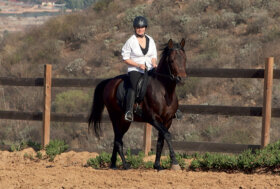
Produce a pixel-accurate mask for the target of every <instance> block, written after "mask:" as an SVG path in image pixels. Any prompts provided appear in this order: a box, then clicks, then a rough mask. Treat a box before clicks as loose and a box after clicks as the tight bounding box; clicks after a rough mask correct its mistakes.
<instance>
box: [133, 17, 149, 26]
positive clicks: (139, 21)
mask: <svg viewBox="0 0 280 189" xmlns="http://www.w3.org/2000/svg"><path fill="white" fill-rule="evenodd" d="M133 27H134V28H143V27H148V21H147V19H146V18H145V17H143V16H137V17H136V18H134V21H133Z"/></svg>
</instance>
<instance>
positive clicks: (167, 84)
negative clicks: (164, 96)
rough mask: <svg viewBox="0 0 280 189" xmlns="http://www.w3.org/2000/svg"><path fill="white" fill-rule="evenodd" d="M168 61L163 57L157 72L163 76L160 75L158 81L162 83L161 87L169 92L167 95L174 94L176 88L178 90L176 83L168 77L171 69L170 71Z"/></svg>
mask: <svg viewBox="0 0 280 189" xmlns="http://www.w3.org/2000/svg"><path fill="white" fill-rule="evenodd" d="M165 61H166V59H165V58H164V57H163V58H162V59H161V60H160V62H159V65H158V67H157V70H156V72H157V73H159V74H162V75H165V76H162V75H158V76H157V80H158V81H159V82H160V83H161V85H162V86H163V87H164V88H165V90H166V91H167V93H170V94H172V93H174V92H175V88H176V82H174V81H172V80H171V79H170V78H169V77H168V75H169V74H170V73H169V69H168V66H167V65H168V63H167V62H165Z"/></svg>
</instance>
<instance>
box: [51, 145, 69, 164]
mask: <svg viewBox="0 0 280 189" xmlns="http://www.w3.org/2000/svg"><path fill="white" fill-rule="evenodd" d="M67 149H68V145H67V144H65V142H64V141H61V140H51V141H50V143H49V144H48V145H47V146H46V154H47V155H48V157H49V158H50V161H53V160H54V158H55V156H56V155H59V154H61V153H62V152H65V151H66V150H67Z"/></svg>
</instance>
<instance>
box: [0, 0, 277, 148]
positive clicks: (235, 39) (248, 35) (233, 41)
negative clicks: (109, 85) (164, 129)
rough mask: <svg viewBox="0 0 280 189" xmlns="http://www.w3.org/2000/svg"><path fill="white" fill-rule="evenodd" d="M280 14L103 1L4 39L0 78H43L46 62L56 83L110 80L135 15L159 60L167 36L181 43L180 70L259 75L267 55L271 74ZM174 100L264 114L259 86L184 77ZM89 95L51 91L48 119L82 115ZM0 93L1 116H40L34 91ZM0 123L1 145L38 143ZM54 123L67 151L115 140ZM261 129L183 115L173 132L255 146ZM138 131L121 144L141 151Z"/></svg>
mask: <svg viewBox="0 0 280 189" xmlns="http://www.w3.org/2000/svg"><path fill="white" fill-rule="evenodd" d="M279 8H280V2H279V1H277V0H270V1H267V0H255V1H251V0H161V1H156V0H147V1H144V0H102V1H100V2H98V3H96V4H94V5H93V6H92V7H90V8H88V9H87V10H84V11H79V12H75V13H71V14H68V15H63V16H58V17H55V18H53V19H50V20H49V21H48V22H46V23H45V24H44V25H41V26H36V27H32V28H29V29H28V30H26V31H25V32H23V33H11V34H8V35H6V36H4V37H3V38H1V39H0V40H1V43H0V76H1V77H4V76H6V77H42V74H43V65H44V64H52V65H53V77H63V78H65V77H69V78H73V77H78V78H81V77H84V78H88V77H90V78H107V77H113V76H116V75H118V74H122V73H125V71H126V65H125V64H124V63H122V60H121V55H120V53H121V47H122V45H123V44H124V42H125V41H126V39H127V38H128V37H129V36H130V35H132V34H133V28H132V20H133V18H134V17H135V16H136V15H145V16H146V17H147V18H148V21H149V27H148V30H147V34H149V35H151V36H153V38H154V39H155V41H156V43H157V47H158V51H159V54H160V47H161V45H162V44H164V43H166V42H167V41H168V40H169V39H170V38H172V39H174V40H175V41H179V40H180V39H181V38H186V42H187V43H186V54H187V57H188V61H187V68H263V67H264V62H265V58H266V57H269V56H273V57H275V68H278V65H279V63H278V61H279V57H280V51H279V48H278V46H279V44H280V14H279ZM159 58H160V57H159ZM274 83H275V84H274V86H275V87H274V89H273V106H274V107H277V106H279V105H280V103H279V98H280V96H279V92H280V88H279V83H278V81H275V82H274ZM2 91H3V92H2ZM177 92H178V93H177V94H178V96H179V98H180V103H181V104H186V103H188V104H210V105H235V106H262V93H263V83H262V80H258V79H251V80H246V79H207V78H188V79H187V80H186V83H185V85H184V86H180V87H178V91H177ZM92 93H93V90H88V91H87V90H85V89H73V90H69V91H68V89H67V90H66V89H55V90H54V92H53V97H52V98H53V111H57V112H88V111H89V106H90V103H91V98H92ZM0 95H2V96H1V98H0V108H1V109H5V110H12V109H13V110H24V111H35V110H38V111H39V110H42V107H41V106H40V103H41V97H42V91H41V90H40V89H38V90H37V89H36V90H32V91H30V89H28V88H19V87H18V88H11V87H10V88H8V87H3V88H0ZM73 99H75V100H73ZM69 101H71V102H72V101H73V102H74V103H69ZM38 104H39V105H38ZM81 104H82V106H81ZM0 123H1V124H0V127H6V126H11V127H12V128H13V129H11V130H1V131H0V136H2V137H0V138H1V139H0V140H2V143H8V142H7V141H8V138H9V139H10V140H12V139H13V140H15V141H20V140H27V139H30V138H31V139H32V140H36V141H38V140H39V141H40V139H39V137H38V136H39V135H40V134H39V133H40V130H39V129H38V127H37V126H35V125H36V124H35V123H30V122H24V123H23V125H25V128H26V127H27V129H24V130H22V128H20V127H19V125H21V124H19V123H18V122H12V121H1V122H0ZM53 125H54V126H55V127H54V128H53V130H52V132H53V135H52V137H57V138H61V139H65V140H67V141H68V142H69V143H71V144H72V143H73V148H74V147H76V148H84V149H93V148H98V149H101V150H102V149H107V147H108V146H110V145H111V142H112V141H111V140H110V141H108V140H107V139H104V140H102V141H101V142H99V144H98V146H97V147H96V146H95V147H92V146H91V144H96V143H97V141H96V140H95V139H90V141H89V139H88V135H87V133H86V131H87V130H86V125H82V124H81V125H78V124H71V123H67V124H63V123H53ZM69 126H71V127H69ZM74 126H75V127H74ZM233 128H234V129H233ZM56 129H57V130H56ZM105 130H108V134H105V138H111V137H112V136H111V135H112V134H111V133H110V132H111V130H110V129H109V128H108V129H107V128H106V129H105ZM260 130H261V119H260V118H249V117H228V116H201V115H184V119H183V120H182V121H174V124H173V128H172V129H171V132H172V133H173V134H174V137H175V139H176V140H187V141H213V142H224V143H247V144H249V143H250V144H259V142H260ZM12 131H13V132H12ZM64 131H67V133H65V132H64ZM142 133H143V130H142V128H141V126H136V127H135V128H133V130H132V131H131V133H129V134H128V136H127V138H126V139H125V140H127V143H129V144H128V146H131V147H133V148H141V139H142V137H141V136H142ZM271 134H272V135H271V139H272V141H275V140H276V139H277V138H279V134H280V124H279V123H278V122H277V120H276V119H275V120H273V123H272V132H271ZM35 136H36V137H35ZM128 141H132V142H128Z"/></svg>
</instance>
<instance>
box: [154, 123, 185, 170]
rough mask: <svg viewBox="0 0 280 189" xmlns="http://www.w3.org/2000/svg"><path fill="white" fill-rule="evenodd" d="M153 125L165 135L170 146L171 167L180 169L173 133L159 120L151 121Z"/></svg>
mask: <svg viewBox="0 0 280 189" xmlns="http://www.w3.org/2000/svg"><path fill="white" fill-rule="evenodd" d="M150 124H151V125H153V126H154V127H155V128H156V129H157V130H158V131H159V132H160V133H161V134H162V135H163V137H164V139H165V141H166V143H167V145H168V148H169V152H170V159H171V164H172V166H171V168H172V169H173V170H179V169H180V166H179V164H178V161H177V160H176V156H175V152H174V149H173V146H172V143H171V134H170V133H169V131H168V129H167V128H166V127H165V126H164V125H163V124H161V123H159V122H158V121H155V120H153V121H152V122H151V123H150Z"/></svg>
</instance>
